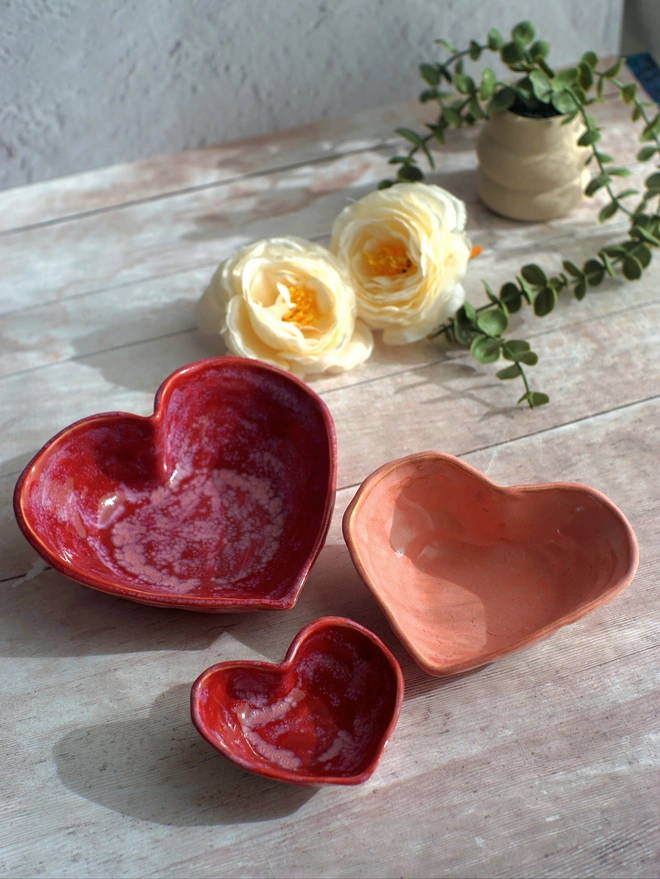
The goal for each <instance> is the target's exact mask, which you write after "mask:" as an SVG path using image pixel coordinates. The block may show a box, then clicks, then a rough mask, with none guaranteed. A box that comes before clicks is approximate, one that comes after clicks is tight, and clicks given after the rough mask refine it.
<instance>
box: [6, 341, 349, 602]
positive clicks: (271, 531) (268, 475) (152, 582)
mask: <svg viewBox="0 0 660 879" xmlns="http://www.w3.org/2000/svg"><path fill="white" fill-rule="evenodd" d="M336 458H337V451H336V437H335V429H334V424H333V421H332V417H331V415H330V412H329V410H328V408H327V407H326V405H325V404H324V403H323V401H322V400H321V399H320V398H319V397H318V396H317V395H316V394H315V393H314V392H313V391H312V390H311V389H310V388H309V387H308V386H307V385H305V384H303V382H301V381H299V380H298V379H296V378H294V377H292V376H291V375H289V374H288V373H286V372H283V371H281V370H279V369H276V368H275V367H271V366H267V365H266V364H263V363H261V362H259V361H255V360H247V359H243V358H239V357H216V358H211V359H208V360H202V361H199V362H197V363H192V364H190V365H189V366H185V367H183V368H182V369H179V370H177V371H176V372H175V373H173V374H172V375H171V376H170V377H169V378H168V379H166V381H165V382H164V383H163V384H162V385H161V387H160V389H159V390H158V393H157V394H156V399H155V405H154V414H153V415H151V416H149V417H141V416H138V415H131V414H129V413H124V412H109V413H106V414H102V415H93V416H91V417H90V418H84V419H83V420H82V421H78V422H76V423H75V424H72V425H71V426H70V427H67V428H66V429H65V430H63V431H62V432H61V433H59V434H57V436H55V437H54V438H53V439H52V440H50V442H48V443H47V444H46V445H45V446H44V447H43V449H41V451H40V452H39V453H38V454H37V455H36V457H35V458H34V459H33V460H32V461H31V462H30V464H28V466H27V467H26V468H25V470H24V471H23V473H22V475H21V477H20V479H19V480H18V483H17V485H16V490H15V492H14V509H15V512H16V518H17V521H18V524H19V525H20V527H21V529H22V531H23V533H24V534H25V536H26V538H27V539H28V540H29V542H30V543H31V544H32V545H33V546H34V548H35V549H36V550H37V552H38V553H40V555H41V556H43V558H44V559H45V560H46V561H47V562H48V563H49V564H50V565H52V566H53V567H54V568H56V569H57V570H58V571H61V572H62V573H63V574H66V575H67V576H68V577H71V578H72V579H74V580H77V581H78V582H80V583H84V584H86V585H87V586H92V587H93V588H95V589H99V590H101V591H102V592H108V593H111V594H113V595H120V596H123V597H124V598H129V599H131V600H133V601H139V602H142V603H144V604H151V605H162V606H166V607H179V608H184V609H187V610H200V611H246V610H262V609H280V610H285V609H288V608H291V607H293V605H294V604H295V603H296V600H297V598H298V595H299V593H300V590H301V589H302V586H303V584H304V582H305V579H306V577H307V575H308V573H309V570H310V568H311V567H312V565H313V563H314V561H315V560H316V558H317V556H318V554H319V552H320V551H321V548H322V546H323V543H324V541H325V538H326V534H327V531H328V528H329V526H330V520H331V517H332V511H333V508H334V498H335V486H336Z"/></svg>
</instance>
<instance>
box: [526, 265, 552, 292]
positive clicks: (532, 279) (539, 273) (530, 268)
mask: <svg viewBox="0 0 660 879" xmlns="http://www.w3.org/2000/svg"><path fill="white" fill-rule="evenodd" d="M520 273H521V274H522V276H523V278H524V279H525V280H526V281H528V282H529V283H530V284H533V285H534V286H535V287H540V286H541V285H542V284H545V283H547V280H548V278H547V276H546V274H545V272H544V271H543V269H542V268H541V267H540V266H537V265H536V264H535V263H528V264H527V265H525V266H523V267H522V269H521V270H520Z"/></svg>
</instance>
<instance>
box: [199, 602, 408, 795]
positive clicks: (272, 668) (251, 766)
mask: <svg viewBox="0 0 660 879" xmlns="http://www.w3.org/2000/svg"><path fill="white" fill-rule="evenodd" d="M329 628H335V629H336V628H344V629H346V628H348V629H353V630H354V631H356V632H359V633H360V634H362V635H363V636H364V637H365V638H367V639H368V640H369V641H371V642H372V644H373V645H374V646H375V647H376V648H377V649H378V651H379V652H380V653H381V654H382V655H383V657H384V659H385V660H386V662H387V664H388V666H389V667H390V668H391V670H392V675H393V679H394V682H395V686H396V699H395V705H394V710H393V712H392V717H391V719H390V722H389V723H388V725H387V727H386V728H385V730H384V731H383V732H382V734H381V736H380V740H379V741H378V743H377V745H376V747H375V749H374V753H373V755H372V757H371V759H370V761H369V764H368V766H367V767H366V769H364V770H363V771H362V772H361V773H360V774H359V775H327V776H319V775H316V774H313V773H303V772H293V771H291V770H289V769H286V768H284V767H280V766H277V765H275V764H267V763H262V762H259V761H257V760H255V761H254V762H252V761H249V760H245V759H243V758H242V757H241V756H240V755H239V754H236V753H235V752H234V751H233V750H232V748H231V745H230V744H228V743H227V742H225V741H224V740H223V739H222V738H221V737H220V736H219V735H218V734H215V735H214V733H213V732H211V731H210V730H209V729H208V728H207V725H206V724H205V722H204V720H203V717H202V712H201V704H202V692H203V691H204V689H205V688H206V687H207V686H208V681H209V679H212V677H213V675H214V674H217V673H218V672H219V671H231V670H233V669H237V670H238V669H253V670H255V671H266V672H268V673H270V674H272V673H274V672H275V673H280V674H282V675H286V674H287V672H288V671H289V670H290V669H291V668H293V667H294V665H295V660H296V654H297V653H298V650H299V649H300V648H301V646H302V645H303V644H304V642H305V641H306V640H307V639H308V638H309V636H310V635H312V634H314V632H316V631H318V630H319V629H329ZM403 693H404V681H403V673H402V671H401V667H400V666H399V663H398V662H397V660H396V659H395V657H394V655H393V654H392V653H391V651H390V650H388V648H387V647H386V646H385V645H384V644H383V642H382V641H381V640H380V638H378V637H377V636H376V635H374V633H373V632H371V631H369V629H367V628H365V627H364V626H362V625H360V623H356V622H355V621H354V620H351V619H348V618H347V617H337V616H328V617H320V618H319V619H317V620H314V621H313V622H311V623H308V624H307V625H306V626H305V627H304V628H302V629H301V630H300V631H299V632H298V634H297V635H296V636H295V638H294V639H293V641H292V642H291V646H290V647H289V649H288V650H287V652H286V656H285V657H284V659H283V661H282V662H280V663H276V662H266V661H262V660H250V659H246V660H238V659H236V660H229V661H227V662H218V663H216V664H215V665H212V666H210V667H209V668H207V669H206V670H205V671H203V672H202V673H201V674H200V675H199V677H198V678H197V680H196V681H195V682H194V684H193V685H192V689H191V691H190V715H191V719H192V722H193V724H194V725H195V727H196V729H197V731H198V732H199V733H200V735H201V736H202V737H203V738H204V739H206V741H207V742H208V743H209V744H210V745H212V746H213V747H214V748H215V749H216V750H217V751H219V752H220V753H221V754H222V755H223V756H224V757H226V758H227V759H228V760H230V761H231V762H232V763H234V764H235V765H236V766H239V767H240V768H241V769H244V770H246V771H247V772H250V773H252V774H255V775H261V776H265V777H266V778H270V779H273V780H274V781H283V782H287V783H290V784H299V785H324V784H350V785H353V784H361V783H362V782H364V781H366V780H367V779H368V778H369V777H370V776H371V775H373V773H374V771H375V769H376V767H377V766H378V763H379V762H380V759H381V757H382V756H383V752H384V751H385V748H386V747H387V745H388V743H389V740H390V737H391V735H392V733H393V731H394V728H395V726H396V724H397V721H398V719H399V714H400V712H401V705H402V704H403Z"/></svg>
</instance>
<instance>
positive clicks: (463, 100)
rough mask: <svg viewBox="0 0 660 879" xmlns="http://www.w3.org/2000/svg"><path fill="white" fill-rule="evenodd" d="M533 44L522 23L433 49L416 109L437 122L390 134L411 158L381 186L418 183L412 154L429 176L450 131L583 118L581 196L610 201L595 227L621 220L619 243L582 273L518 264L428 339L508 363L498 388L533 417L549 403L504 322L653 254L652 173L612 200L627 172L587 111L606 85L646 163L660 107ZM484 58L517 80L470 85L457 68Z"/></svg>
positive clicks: (638, 266) (589, 62)
mask: <svg viewBox="0 0 660 879" xmlns="http://www.w3.org/2000/svg"><path fill="white" fill-rule="evenodd" d="M535 37H536V32H535V30H534V27H533V25H532V24H530V22H528V21H523V22H521V23H520V24H517V25H516V26H515V27H514V28H513V30H512V31H511V39H510V40H505V39H504V37H502V36H501V34H500V33H499V32H498V31H497V30H496V29H495V28H493V29H492V30H490V31H489V32H488V37H487V39H486V41H485V42H484V43H478V42H476V41H474V40H473V41H471V42H470V44H469V46H468V48H467V49H463V50H460V51H459V50H458V49H456V48H455V47H454V46H452V45H451V44H450V43H448V42H447V41H446V40H436V43H438V44H439V45H441V46H442V47H443V48H444V49H445V50H446V51H447V52H448V53H449V57H448V58H446V59H445V60H444V61H442V62H436V63H433V64H422V65H421V66H420V73H421V76H422V78H423V79H424V81H425V83H426V85H427V88H425V89H424V91H423V92H422V93H421V95H420V101H422V102H431V101H434V102H436V103H437V104H438V107H439V112H438V116H437V119H436V120H435V122H433V123H430V124H428V125H427V126H426V128H427V131H426V132H425V133H424V134H419V133H417V132H416V131H413V130H411V129H409V128H398V129H397V134H399V135H400V136H401V137H403V138H404V139H405V140H406V141H408V142H409V143H410V149H409V150H408V152H407V153H406V154H405V155H399V156H394V157H393V158H392V159H390V164H392V165H396V166H398V169H397V175H396V179H394V180H383V181H382V182H381V184H380V187H379V188H381V189H382V188H387V187H389V186H393V185H394V184H396V183H398V182H401V181H408V182H409V181H418V180H423V179H424V172H423V171H422V169H421V168H420V166H419V164H418V159H419V158H420V154H421V155H423V156H424V157H425V158H426V161H427V162H428V164H429V165H430V166H431V168H434V167H435V165H434V160H433V154H432V153H431V151H430V149H429V145H430V144H444V142H445V133H446V132H447V130H448V129H449V128H461V127H463V126H472V125H474V124H475V123H476V122H479V121H480V120H483V119H488V118H489V116H490V114H492V113H503V112H505V111H507V110H510V111H512V112H514V113H517V114H519V115H522V116H531V117H541V118H543V117H550V116H557V115H563V116H565V119H564V120H563V121H562V124H568V123H569V122H571V121H572V120H573V119H575V118H576V117H578V116H579V117H580V118H581V120H582V123H583V126H584V129H583V133H582V134H581V135H580V137H579V140H578V141H577V142H578V144H579V145H580V146H584V147H589V148H590V151H591V152H590V156H589V158H588V160H587V164H589V163H591V164H592V166H593V167H594V168H595V170H596V174H595V176H594V177H593V178H592V179H591V180H590V181H589V183H588V184H587V186H586V188H585V194H586V195H587V196H593V195H594V193H596V192H598V191H599V190H604V191H605V192H606V193H607V196H608V202H607V204H606V205H605V206H604V207H603V208H602V209H601V211H600V213H599V215H598V219H599V222H601V223H602V222H604V221H605V220H608V219H610V218H611V217H613V216H614V215H615V214H617V213H621V214H625V216H626V217H627V218H628V220H629V223H630V225H629V228H628V234H627V237H626V238H625V239H624V240H622V241H619V242H618V243H616V244H611V245H608V246H607V247H603V248H601V249H600V250H599V251H598V252H597V253H596V254H594V255H593V256H591V257H590V258H589V259H587V260H586V261H585V262H584V264H583V265H582V266H578V265H575V263H573V262H570V261H569V260H564V261H563V269H564V271H563V272H558V273H557V274H548V273H546V272H545V271H544V270H543V269H542V268H541V267H540V266H538V265H535V264H529V265H524V266H522V268H521V270H520V273H519V274H518V275H516V278H515V281H513V280H512V281H509V282H507V283H505V284H504V285H503V286H502V287H501V288H500V290H499V294H496V293H494V292H493V290H491V288H490V287H489V286H488V284H487V283H486V282H485V281H484V282H482V283H483V284H484V287H485V290H486V294H487V296H488V300H489V302H488V303H487V304H486V305H483V306H481V307H480V308H475V307H474V306H472V305H471V304H470V303H469V302H466V303H465V304H464V305H463V306H462V307H461V308H460V309H459V310H458V311H457V312H456V314H454V315H453V317H451V318H449V319H448V320H447V321H445V323H443V324H442V325H441V326H440V327H438V329H437V330H436V332H435V333H434V334H433V336H432V337H436V336H441V335H444V336H445V337H446V338H447V339H448V340H450V341H453V342H456V343H458V344H459V345H463V346H465V347H468V348H469V349H470V352H471V354H472V356H473V357H474V358H475V359H476V360H478V361H479V362H480V363H492V362H495V361H496V360H498V359H499V358H500V356H502V357H503V358H504V359H505V360H507V361H509V362H510V365H509V366H506V367H505V368H504V369H501V370H499V372H498V373H497V377H498V378H499V379H502V380H508V379H516V378H520V379H521V380H522V381H523V383H524V386H525V392H524V394H523V395H522V396H521V397H520V399H519V400H518V403H522V402H526V403H527V404H528V405H529V406H530V407H531V408H534V407H535V406H540V405H542V404H544V403H547V402H548V400H549V397H548V395H547V394H544V393H541V392H539V391H534V390H532V389H531V388H530V385H529V381H528V377H527V374H526V372H525V367H527V366H534V365H535V364H536V363H537V361H538V356H537V354H536V353H535V352H534V351H532V349H531V346H530V344H529V342H527V341H525V340H523V339H510V338H508V337H507V336H506V335H505V334H506V332H507V328H508V324H509V314H512V313H514V312H516V311H519V310H520V309H521V308H522V306H523V305H529V306H531V307H532V308H533V310H534V314H535V315H536V316H537V317H544V316H545V315H546V314H549V313H550V312H551V311H552V310H553V308H554V307H555V305H556V303H557V300H558V297H559V296H560V295H561V294H562V293H564V292H565V291H572V293H573V295H574V296H575V298H576V299H578V300H580V299H583V298H584V296H585V295H586V293H587V291H588V290H589V289H590V288H591V287H596V286H598V285H599V284H600V283H601V281H602V280H603V279H604V278H605V276H606V275H609V276H610V277H612V278H614V277H616V274H617V272H621V273H622V274H623V276H624V277H625V278H627V279H628V280H630V281H634V280H636V279H638V278H640V277H641V276H642V273H643V271H644V269H645V268H646V267H647V266H648V264H649V262H650V261H651V249H652V248H654V247H659V246H660V213H659V212H658V202H657V196H658V195H660V173H658V172H654V173H652V174H651V175H650V176H649V177H647V179H646V181H645V184H644V191H643V192H641V193H640V192H639V190H636V189H623V190H621V191H615V190H616V189H617V186H616V179H617V178H620V177H626V176H628V175H629V174H630V171H629V170H628V169H626V168H622V167H618V166H617V165H616V163H615V161H614V158H613V157H612V156H610V155H607V154H606V153H604V152H602V151H601V150H600V149H599V148H598V142H599V141H600V139H601V129H600V128H599V126H598V125H597V123H596V121H595V120H594V119H593V117H592V116H590V115H589V112H588V108H589V107H590V105H591V104H594V103H597V102H599V101H602V100H603V89H604V84H605V83H606V82H607V83H610V84H611V85H612V86H614V88H615V89H617V90H618V94H619V96H620V97H621V99H622V100H623V102H624V103H625V104H627V105H629V106H630V107H631V117H632V121H633V122H634V123H638V124H639V125H640V126H641V130H640V134H639V140H640V141H641V142H642V143H644V144H646V145H645V146H643V147H642V148H641V149H640V151H639V152H638V154H637V158H638V160H639V161H641V162H646V161H649V160H650V159H652V158H654V157H655V156H657V155H658V154H660V140H659V136H660V113H659V112H658V108H657V107H656V105H655V104H652V103H649V102H647V101H642V100H640V98H639V96H638V93H637V84H636V83H624V82H622V81H621V80H620V79H619V78H618V77H619V72H620V70H621V67H622V66H623V63H624V59H623V58H620V59H618V60H617V61H616V63H614V64H613V65H611V66H609V67H607V68H606V69H605V70H600V69H599V59H598V56H597V55H596V54H595V53H594V52H586V53H585V54H584V55H583V56H582V58H581V59H580V62H579V64H578V65H577V66H576V67H569V68H568V69H564V70H559V71H557V72H555V70H554V69H553V68H552V67H551V66H550V64H549V63H548V61H547V58H548V54H549V50H550V47H549V45H548V43H547V42H546V41H545V40H537V39H535ZM483 52H492V53H494V54H495V55H498V56H499V58H500V59H501V60H502V62H503V63H504V64H505V65H506V66H507V67H508V68H509V70H511V71H512V73H514V74H516V75H517V76H518V78H517V79H516V80H515V81H505V80H501V79H499V78H498V77H497V76H496V74H495V73H494V72H493V71H492V70H491V69H489V68H485V69H484V70H483V71H482V73H481V77H480V79H479V80H478V81H475V79H473V78H472V77H471V76H470V75H469V74H468V73H466V72H465V69H464V68H465V62H466V61H467V60H468V59H471V60H472V61H477V60H479V58H480V57H481V55H482V53H483ZM651 110H652V112H651ZM634 196H639V199H638V200H637V203H636V204H634V202H633V201H632V199H633V197H634ZM633 205H634V206H633Z"/></svg>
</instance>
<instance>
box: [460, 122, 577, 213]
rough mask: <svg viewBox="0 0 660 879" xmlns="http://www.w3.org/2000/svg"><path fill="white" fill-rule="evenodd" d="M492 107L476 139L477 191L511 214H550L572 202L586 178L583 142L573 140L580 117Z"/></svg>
mask: <svg viewBox="0 0 660 879" xmlns="http://www.w3.org/2000/svg"><path fill="white" fill-rule="evenodd" d="M563 119H564V117H563V116H554V117H552V118H550V119H531V118H528V117H525V116H518V115H517V114H515V113H511V112H507V113H494V114H493V116H492V117H491V118H490V119H489V120H488V121H487V122H486V123H485V124H484V126H483V128H482V131H481V133H480V135H479V140H478V142H477V155H478V156H479V168H478V170H477V192H478V194H479V197H480V198H481V200H482V201H483V202H484V204H485V205H486V206H487V207H489V208H490V209H491V210H493V211H495V213H497V214H501V215H502V216H503V217H508V218H509V219H512V220H550V219H552V218H553V217H561V216H563V215H564V214H567V213H568V212H569V211H571V210H572V209H573V208H574V207H576V206H577V205H578V204H579V203H580V201H581V199H582V195H583V192H584V187H585V186H586V184H587V182H588V180H589V176H590V175H589V172H588V171H587V169H586V167H585V162H586V160H587V158H588V157H589V155H590V150H589V148H588V147H579V146H577V140H578V138H579V137H580V134H581V132H582V131H583V130H584V128H583V125H582V122H581V120H580V119H579V118H578V119H574V120H573V121H572V122H571V123H569V124H568V125H562V124H561V123H562V120H563Z"/></svg>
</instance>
